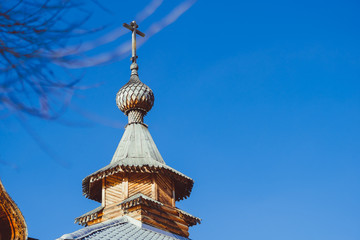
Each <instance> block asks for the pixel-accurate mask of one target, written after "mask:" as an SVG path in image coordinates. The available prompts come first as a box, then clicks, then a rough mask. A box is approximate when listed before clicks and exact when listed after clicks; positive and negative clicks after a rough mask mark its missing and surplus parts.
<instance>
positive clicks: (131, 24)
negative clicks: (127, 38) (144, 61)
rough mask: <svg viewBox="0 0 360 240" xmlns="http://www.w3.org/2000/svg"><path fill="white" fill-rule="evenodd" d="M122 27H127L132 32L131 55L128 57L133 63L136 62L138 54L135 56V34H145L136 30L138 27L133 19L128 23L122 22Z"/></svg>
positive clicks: (143, 35)
mask: <svg viewBox="0 0 360 240" xmlns="http://www.w3.org/2000/svg"><path fill="white" fill-rule="evenodd" d="M123 26H124V27H126V28H127V29H129V30H130V31H131V32H132V57H131V58H130V60H131V61H132V62H133V63H136V59H137V57H138V56H136V34H139V35H140V36H142V37H145V34H144V33H142V32H140V31H139V30H137V28H138V27H139V26H138V25H137V24H136V22H135V21H132V22H131V23H130V25H129V24H127V23H124V24H123Z"/></svg>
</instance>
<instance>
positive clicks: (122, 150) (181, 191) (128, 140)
mask: <svg viewBox="0 0 360 240" xmlns="http://www.w3.org/2000/svg"><path fill="white" fill-rule="evenodd" d="M118 172H151V173H159V172H163V173H165V174H167V175H168V176H170V177H171V178H172V179H174V182H175V197H176V200H181V199H184V198H187V197H188V196H189V195H190V193H191V190H192V187H193V184H194V181H193V180H192V179H191V178H190V177H188V176H186V175H185V174H182V173H181V172H179V171H177V170H175V169H173V168H171V167H169V166H168V165H166V164H165V161H164V160H163V158H162V156H161V154H160V152H159V150H158V148H157V147H156V144H155V142H154V140H153V138H152V137H151V135H150V132H149V130H148V128H147V126H145V124H129V125H127V126H126V129H125V132H124V135H123V137H122V138H121V140H120V143H119V145H118V147H117V149H116V151H115V153H114V156H113V158H112V160H111V162H110V164H109V165H107V166H105V167H103V168H101V169H100V170H98V171H96V172H94V173H92V174H90V175H89V176H87V177H86V178H84V179H83V182H82V185H83V194H84V195H85V196H86V197H87V198H90V199H92V200H95V201H98V202H101V181H99V180H101V179H103V178H104V177H107V176H110V175H113V174H115V173H118Z"/></svg>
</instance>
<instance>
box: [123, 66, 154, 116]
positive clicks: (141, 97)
mask: <svg viewBox="0 0 360 240" xmlns="http://www.w3.org/2000/svg"><path fill="white" fill-rule="evenodd" d="M138 68H139V67H138V65H137V63H135V62H133V63H132V64H131V66H130V69H131V77H130V80H129V82H128V83H126V84H125V85H124V86H123V87H122V88H120V90H119V92H118V93H117V94H116V105H117V106H118V108H119V109H120V110H121V111H122V112H123V113H125V114H126V115H128V116H129V118H130V117H131V112H137V114H138V115H139V114H140V115H141V116H140V117H141V121H140V122H142V117H143V116H144V115H146V113H147V112H149V111H150V110H151V108H152V106H153V105H154V101H155V98H154V93H153V91H152V90H151V89H150V88H149V87H148V86H147V85H146V84H144V83H142V82H141V81H140V79H139V76H138V73H137V70H138ZM131 110H136V111H131ZM129 120H130V119H129ZM129 122H130V121H129ZM136 122H138V121H136Z"/></svg>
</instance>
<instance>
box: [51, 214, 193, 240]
mask: <svg viewBox="0 0 360 240" xmlns="http://www.w3.org/2000/svg"><path fill="white" fill-rule="evenodd" d="M118 239H137V240H150V239H151V240H160V239H161V240H188V238H185V237H181V236H179V235H176V234H173V233H169V232H165V231H162V230H160V229H157V228H154V227H152V226H150V225H147V224H144V223H142V222H140V221H138V220H135V219H133V218H131V217H129V216H122V217H119V218H115V219H111V220H108V221H105V222H102V223H98V224H95V225H92V226H89V227H85V228H82V229H80V230H78V231H75V232H73V233H69V234H65V235H63V236H61V237H60V238H58V239H57V240H118Z"/></svg>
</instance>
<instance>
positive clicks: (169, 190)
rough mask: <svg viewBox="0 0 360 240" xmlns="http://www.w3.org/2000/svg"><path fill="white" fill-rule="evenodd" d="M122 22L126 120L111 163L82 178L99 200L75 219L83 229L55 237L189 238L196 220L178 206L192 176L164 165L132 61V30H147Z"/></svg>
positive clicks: (121, 102) (120, 98)
mask: <svg viewBox="0 0 360 240" xmlns="http://www.w3.org/2000/svg"><path fill="white" fill-rule="evenodd" d="M124 26H125V27H126V28H128V29H129V30H131V31H132V58H131V60H132V64H131V66H130V69H131V76H130V80H129V82H128V83H126V84H125V85H124V86H123V87H122V88H121V89H120V90H119V92H118V93H117V95H116V103H117V106H118V107H119V109H120V110H121V111H122V112H124V113H125V115H126V116H127V117H128V124H127V125H126V127H125V132H124V135H123V136H122V138H121V140H120V143H119V145H118V147H117V149H116V151H115V154H114V156H113V158H112V160H111V162H110V163H109V164H108V165H107V166H105V167H103V168H101V169H99V170H98V171H96V172H94V173H92V174H90V175H89V176H87V177H85V178H84V179H83V182H82V186H83V194H84V195H85V197H87V198H89V199H92V200H95V201H97V202H99V203H100V204H101V205H100V206H99V207H98V208H96V209H94V210H92V211H90V212H88V213H85V214H83V215H82V216H80V217H78V218H76V219H75V222H76V223H79V224H81V225H84V226H85V227H84V228H82V229H80V230H78V231H76V232H73V233H70V234H65V235H63V236H61V237H60V238H58V240H65V239H77V240H85V239H87V240H90V239H92V240H100V239H101V240H107V239H109V240H110V239H154V240H155V239H168V240H170V239H189V231H188V230H189V227H191V226H193V225H196V224H198V223H200V219H199V218H197V217H194V216H192V215H190V214H189V213H187V212H185V211H183V210H180V209H179V208H177V207H176V202H177V201H180V200H182V199H185V198H187V197H189V196H190V193H191V190H192V187H193V184H194V181H193V180H192V179H191V178H190V177H188V176H186V175H184V174H182V173H181V172H179V171H177V170H175V169H173V168H171V167H170V166H168V165H166V163H165V161H164V159H163V158H162V156H161V154H160V152H159V150H158V149H157V147H156V145H155V143H154V141H153V139H152V137H151V135H150V132H149V130H148V126H147V125H146V124H145V123H144V121H143V119H144V116H145V115H146V114H147V113H148V112H149V111H150V110H151V108H152V107H153V105H154V94H153V92H152V90H151V89H150V88H149V87H148V86H147V85H145V84H144V83H142V82H141V81H140V79H139V75H138V64H137V63H136V60H137V56H136V35H140V36H145V35H144V34H143V33H142V32H140V31H139V30H138V29H137V27H138V25H137V24H136V22H135V21H133V22H131V24H130V25H128V24H124Z"/></svg>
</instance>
